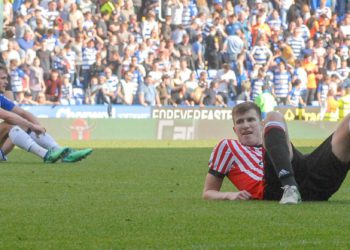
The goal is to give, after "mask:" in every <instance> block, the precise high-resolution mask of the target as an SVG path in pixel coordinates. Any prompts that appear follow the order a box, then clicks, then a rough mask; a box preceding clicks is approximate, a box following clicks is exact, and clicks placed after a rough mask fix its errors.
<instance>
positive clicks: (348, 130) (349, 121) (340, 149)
mask: <svg viewBox="0 0 350 250" xmlns="http://www.w3.org/2000/svg"><path fill="white" fill-rule="evenodd" d="M331 144H332V152H333V154H334V155H335V156H336V157H337V158H338V159H339V160H340V161H341V162H343V163H350V114H348V115H347V116H346V117H344V119H343V120H342V121H341V122H340V123H339V125H338V127H337V129H336V130H335V132H334V134H333V137H332V142H331Z"/></svg>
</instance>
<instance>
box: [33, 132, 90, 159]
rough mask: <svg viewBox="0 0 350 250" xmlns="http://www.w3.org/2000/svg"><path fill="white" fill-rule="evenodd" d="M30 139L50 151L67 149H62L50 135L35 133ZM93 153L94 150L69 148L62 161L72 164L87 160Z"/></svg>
mask: <svg viewBox="0 0 350 250" xmlns="http://www.w3.org/2000/svg"><path fill="white" fill-rule="evenodd" d="M30 137H31V138H32V139H33V140H34V141H35V142H36V143H37V144H39V145H40V146H41V147H43V148H46V149H48V150H53V151H57V150H62V149H65V148H63V147H61V146H60V145H59V144H58V143H57V142H56V140H55V139H54V138H53V137H52V136H51V135H50V134H49V133H45V134H41V135H39V136H38V135H36V134H35V133H34V132H31V133H30ZM91 153H92V149H90V148H87V149H82V150H73V149H71V148H68V150H66V153H65V154H64V155H63V156H62V161H63V162H70V163H72V162H77V161H80V160H82V159H84V158H86V157H87V156H88V155H89V154H91Z"/></svg>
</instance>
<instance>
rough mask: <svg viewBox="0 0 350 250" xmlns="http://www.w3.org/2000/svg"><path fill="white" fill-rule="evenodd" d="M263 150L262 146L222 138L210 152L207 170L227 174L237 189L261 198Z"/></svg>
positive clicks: (220, 174) (255, 197) (217, 173)
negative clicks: (252, 145) (245, 144)
mask: <svg viewBox="0 0 350 250" xmlns="http://www.w3.org/2000/svg"><path fill="white" fill-rule="evenodd" d="M263 150H264V149H263V147H250V146H244V145H242V144H241V143H240V142H239V141H237V140H229V139H225V140H222V141H221V142H220V143H219V144H218V145H216V147H215V148H214V150H213V152H212V153H211V156H210V159H209V164H208V165H209V169H210V170H209V172H210V173H212V174H214V175H217V176H221V177H223V176H227V177H228V178H229V180H230V181H231V182H232V184H233V185H235V187H236V188H237V189H238V190H240V191H241V190H246V191H248V192H249V193H251V194H252V197H253V198H254V199H262V198H263V193H264V181H263V177H264V164H263V153H264V151H263Z"/></svg>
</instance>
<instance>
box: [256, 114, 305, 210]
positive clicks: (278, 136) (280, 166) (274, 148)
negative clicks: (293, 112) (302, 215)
mask: <svg viewBox="0 0 350 250" xmlns="http://www.w3.org/2000/svg"><path fill="white" fill-rule="evenodd" d="M264 121H265V127H264V134H263V143H264V148H265V150H266V152H267V154H268V156H269V158H270V160H271V162H272V164H273V166H274V168H275V171H276V173H277V176H278V178H279V180H280V181H281V184H282V187H283V189H284V194H283V196H282V199H281V201H280V203H281V204H297V203H299V202H300V194H299V191H298V185H297V182H296V180H295V178H294V171H293V166H292V158H293V150H292V145H291V143H290V140H289V135H288V130H287V125H286V123H285V120H284V118H283V116H282V114H280V113H278V112H269V113H267V115H266V118H265V120H264Z"/></svg>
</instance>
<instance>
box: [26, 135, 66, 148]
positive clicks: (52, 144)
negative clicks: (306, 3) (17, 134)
mask: <svg viewBox="0 0 350 250" xmlns="http://www.w3.org/2000/svg"><path fill="white" fill-rule="evenodd" d="M29 135H30V137H31V138H32V139H33V140H34V141H35V142H36V143H37V144H39V145H40V146H42V147H43V148H46V149H53V150H56V149H59V148H61V147H60V146H59V145H58V144H57V142H56V141H55V139H54V138H53V137H52V136H51V135H49V134H48V133H45V134H40V135H37V134H35V133H34V132H30V134H29Z"/></svg>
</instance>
